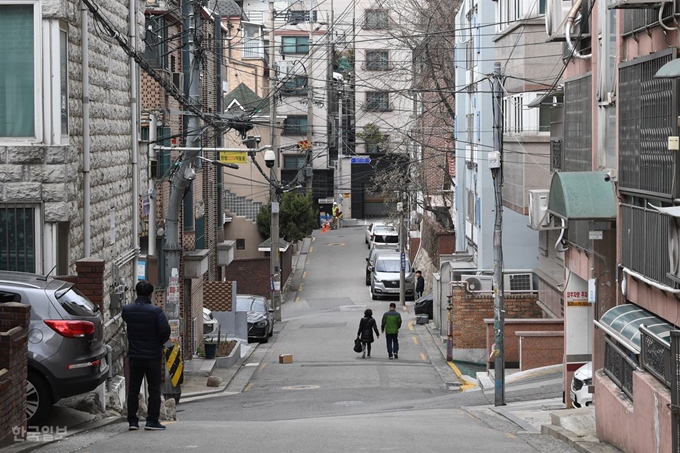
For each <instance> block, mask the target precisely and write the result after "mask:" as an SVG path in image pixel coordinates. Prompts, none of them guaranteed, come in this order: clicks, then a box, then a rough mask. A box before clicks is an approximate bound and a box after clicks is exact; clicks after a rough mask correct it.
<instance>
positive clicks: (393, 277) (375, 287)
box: [371, 253, 415, 300]
mask: <svg viewBox="0 0 680 453" xmlns="http://www.w3.org/2000/svg"><path fill="white" fill-rule="evenodd" d="M405 264H406V269H405V271H404V272H405V277H406V287H405V294H406V298H407V299H410V300H413V297H414V295H415V290H414V288H415V284H414V275H413V272H412V270H411V263H410V262H409V260H408V259H406V262H405ZM400 270H401V254H400V253H386V254H382V253H381V254H380V255H378V258H377V259H376V260H375V265H374V266H373V270H372V272H371V298H372V299H373V300H377V299H378V298H379V297H382V296H398V295H399V292H400V285H399V283H400Z"/></svg>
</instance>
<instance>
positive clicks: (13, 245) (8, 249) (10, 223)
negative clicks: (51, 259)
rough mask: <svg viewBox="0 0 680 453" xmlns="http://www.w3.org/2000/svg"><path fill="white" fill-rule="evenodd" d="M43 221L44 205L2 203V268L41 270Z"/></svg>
mask: <svg viewBox="0 0 680 453" xmlns="http://www.w3.org/2000/svg"><path fill="white" fill-rule="evenodd" d="M0 21H1V20H0ZM39 221H40V209H39V208H38V207H36V206H31V205H0V269H2V270H4V271H19V272H31V273H33V272H36V271H37V270H38V269H37V267H36V266H37V264H38V262H39V259H36V255H39V253H40V248H39V246H38V244H39V241H40V235H39V234H38V232H39Z"/></svg>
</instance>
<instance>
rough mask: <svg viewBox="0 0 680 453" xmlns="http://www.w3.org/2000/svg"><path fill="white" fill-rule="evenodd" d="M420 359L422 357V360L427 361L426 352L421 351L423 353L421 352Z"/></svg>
mask: <svg viewBox="0 0 680 453" xmlns="http://www.w3.org/2000/svg"><path fill="white" fill-rule="evenodd" d="M420 359H421V360H422V361H424V362H426V361H427V356H426V355H425V354H424V353H422V352H421V353H420Z"/></svg>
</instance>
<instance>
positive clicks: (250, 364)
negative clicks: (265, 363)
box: [243, 362, 260, 366]
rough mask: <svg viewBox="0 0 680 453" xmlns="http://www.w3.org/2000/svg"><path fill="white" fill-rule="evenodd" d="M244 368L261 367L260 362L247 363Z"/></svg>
mask: <svg viewBox="0 0 680 453" xmlns="http://www.w3.org/2000/svg"><path fill="white" fill-rule="evenodd" d="M243 366H260V362H250V363H246V364H245V365H243Z"/></svg>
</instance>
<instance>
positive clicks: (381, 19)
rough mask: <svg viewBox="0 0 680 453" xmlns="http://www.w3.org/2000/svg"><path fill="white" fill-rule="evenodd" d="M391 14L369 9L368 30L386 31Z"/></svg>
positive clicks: (367, 17) (383, 10) (367, 13)
mask: <svg viewBox="0 0 680 453" xmlns="http://www.w3.org/2000/svg"><path fill="white" fill-rule="evenodd" d="M389 17H390V16H389V12H388V11H387V10H386V9H367V10H366V24H365V25H364V28H366V29H367V30H384V29H386V28H388V26H389Z"/></svg>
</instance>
